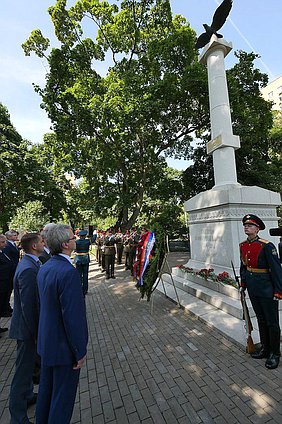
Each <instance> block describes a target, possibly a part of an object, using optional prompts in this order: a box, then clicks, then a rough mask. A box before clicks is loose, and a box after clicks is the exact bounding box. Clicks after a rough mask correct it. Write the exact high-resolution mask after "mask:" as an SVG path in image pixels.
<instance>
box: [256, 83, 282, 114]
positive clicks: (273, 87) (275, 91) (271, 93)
mask: <svg viewBox="0 0 282 424" xmlns="http://www.w3.org/2000/svg"><path fill="white" fill-rule="evenodd" d="M261 94H262V97H263V98H264V100H268V101H271V102H272V109H273V110H280V111H282V75H281V76H280V77H278V78H276V79H275V80H274V81H272V82H271V83H269V84H268V85H267V86H266V87H264V88H263V89H262V90H261Z"/></svg>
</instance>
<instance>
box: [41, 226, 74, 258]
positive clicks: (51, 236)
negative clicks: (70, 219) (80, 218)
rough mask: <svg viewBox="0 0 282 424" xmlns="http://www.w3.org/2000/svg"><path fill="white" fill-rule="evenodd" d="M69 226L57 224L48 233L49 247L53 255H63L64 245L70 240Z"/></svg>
mask: <svg viewBox="0 0 282 424" xmlns="http://www.w3.org/2000/svg"><path fill="white" fill-rule="evenodd" d="M71 229H72V228H71V227H70V226H69V225H64V224H55V225H53V226H52V227H51V228H50V229H48V232H47V246H48V248H49V249H50V252H51V254H52V255H57V254H58V253H62V244H63V243H64V242H68V241H69V239H70V233H69V230H71Z"/></svg>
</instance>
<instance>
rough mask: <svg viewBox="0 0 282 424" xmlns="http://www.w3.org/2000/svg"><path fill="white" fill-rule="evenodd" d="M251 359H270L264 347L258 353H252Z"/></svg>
mask: <svg viewBox="0 0 282 424" xmlns="http://www.w3.org/2000/svg"><path fill="white" fill-rule="evenodd" d="M251 357H252V358H254V359H263V358H268V357H269V352H268V351H267V350H266V349H265V348H264V347H263V346H262V348H261V349H260V350H259V351H258V352H254V353H251Z"/></svg>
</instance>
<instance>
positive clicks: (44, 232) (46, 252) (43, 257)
mask: <svg viewBox="0 0 282 424" xmlns="http://www.w3.org/2000/svg"><path fill="white" fill-rule="evenodd" d="M55 225H56V224H54V223H53V222H50V223H49V224H46V225H45V226H44V227H43V230H42V231H41V233H40V235H41V237H42V238H43V241H44V250H43V252H42V253H41V255H40V256H39V260H40V262H41V263H42V264H45V262H47V261H48V260H49V259H50V258H51V253H50V249H49V248H48V245H47V234H48V231H49V230H50V229H51V228H52V227H54V226H55Z"/></svg>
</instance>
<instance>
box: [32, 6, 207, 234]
mask: <svg viewBox="0 0 282 424" xmlns="http://www.w3.org/2000/svg"><path fill="white" fill-rule="evenodd" d="M49 12H50V16H51V19H52V22H53V24H54V28H55V33H56V36H57V38H58V40H59V41H60V42H61V47H60V48H57V49H55V48H53V49H52V50H51V51H50V53H49V55H48V63H49V67H50V71H49V73H48V75H47V78H46V86H45V87H44V88H43V89H41V88H39V87H37V91H38V92H39V93H40V95H41V96H42V100H43V107H44V108H45V110H46V111H47V113H48V115H49V117H50V119H51V120H52V123H53V127H54V129H55V133H56V135H55V136H54V137H50V138H49V140H48V141H47V148H48V149H49V151H50V152H52V156H53V157H54V162H55V166H56V167H61V168H62V169H63V170H64V171H67V172H70V171H72V172H74V174H75V176H76V177H77V178H82V177H83V178H84V179H85V180H86V181H87V182H88V185H89V188H90V189H89V192H90V191H91V194H92V196H93V197H94V198H95V214H97V215H101V216H104V215H105V214H106V213H107V214H109V215H115V216H116V217H117V221H118V222H119V223H120V224H121V225H122V227H123V228H129V227H131V226H132V225H133V224H134V223H135V222H136V219H137V218H138V215H139V214H140V212H141V210H142V205H143V202H144V198H145V195H147V192H148V190H149V187H150V186H155V185H156V184H157V182H158V175H159V170H160V169H161V168H163V164H164V157H163V155H169V156H176V157H179V156H181V157H187V156H188V155H189V153H190V148H189V146H190V141H191V139H192V137H191V134H192V133H193V131H195V130H197V129H198V130H199V129H200V128H203V127H204V128H205V127H206V126H207V123H208V97H207V83H206V73H205V70H204V68H203V67H202V66H201V65H199V64H198V61H197V52H196V50H195V49H194V44H195V39H196V34H195V32H194V31H193V30H192V29H191V28H190V26H189V23H188V22H186V20H185V19H184V18H183V17H180V16H175V17H172V14H171V9H170V2H169V1H158V0H156V1H153V0H150V1H148V0H140V1H133V0H132V1H129V0H127V1H121V2H120V4H119V5H116V4H109V3H108V2H99V1H97V0H80V1H77V2H76V3H75V5H74V6H73V7H71V8H69V9H67V7H66V1H65V0H58V1H57V2H56V3H55V5H54V6H52V7H51V8H50V9H49ZM85 18H87V33H88V34H89V33H92V34H97V36H96V39H90V38H89V37H84V27H85V28H86V26H85V21H86V19H85ZM39 41H40V42H39V45H35V46H34V45H33V44H32V43H33V42H34V37H32V36H31V38H30V39H29V40H27V42H26V43H25V44H26V45H27V46H28V50H27V51H28V52H30V51H32V50H33V51H34V52H35V53H36V54H38V50H39V53H40V51H41V50H40V48H41V45H42V40H41V39H40V37H39ZM40 43H41V44H40ZM40 54H41V53H40ZM40 54H39V55H40ZM110 56H111V58H112V63H111V65H110V66H109V68H108V71H107V72H106V74H105V76H101V75H100V74H99V72H98V71H97V69H98V65H99V61H103V60H104V58H106V57H110ZM88 209H89V208H88Z"/></svg>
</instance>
